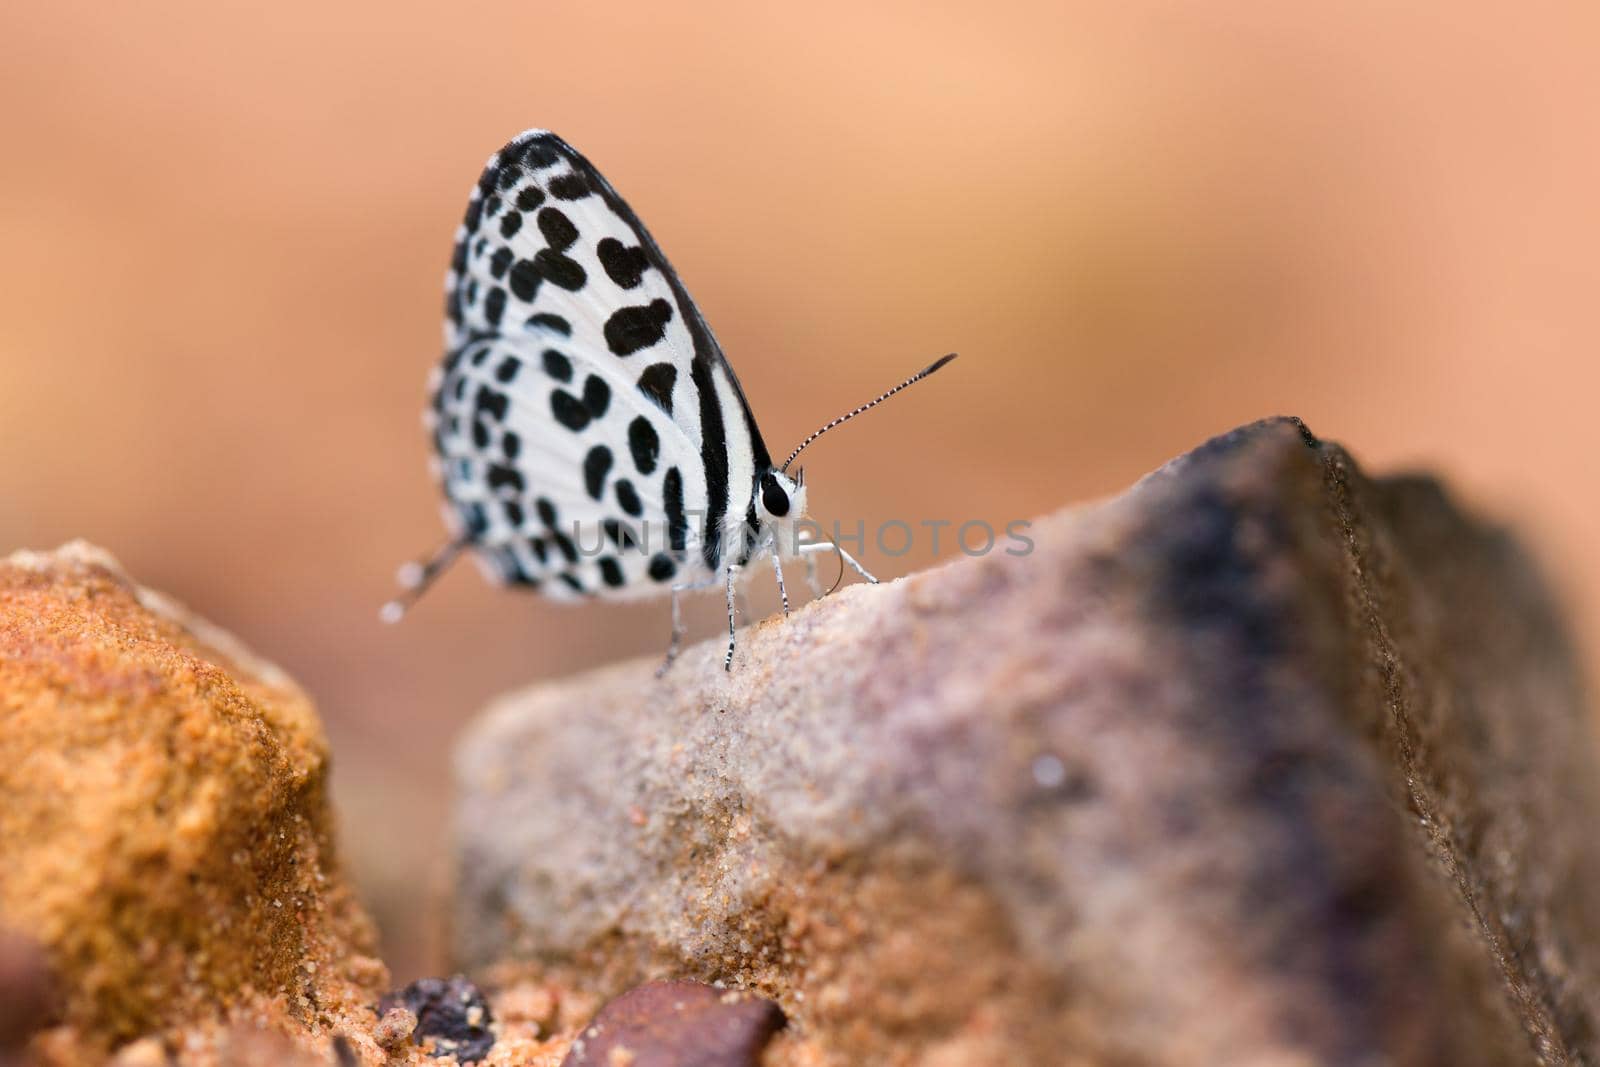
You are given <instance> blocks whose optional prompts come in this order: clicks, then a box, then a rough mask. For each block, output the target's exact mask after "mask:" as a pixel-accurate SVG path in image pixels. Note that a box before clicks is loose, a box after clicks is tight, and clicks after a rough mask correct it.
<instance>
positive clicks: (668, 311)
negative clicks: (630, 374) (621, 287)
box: [605, 297, 672, 356]
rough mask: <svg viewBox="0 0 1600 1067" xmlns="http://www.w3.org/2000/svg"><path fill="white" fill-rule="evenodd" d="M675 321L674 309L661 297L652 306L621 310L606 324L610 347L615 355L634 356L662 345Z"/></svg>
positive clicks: (651, 303)
mask: <svg viewBox="0 0 1600 1067" xmlns="http://www.w3.org/2000/svg"><path fill="white" fill-rule="evenodd" d="M671 321H672V305H671V304H670V303H668V302H667V301H666V300H664V299H661V298H660V297H657V298H656V299H655V300H652V301H650V303H648V304H636V305H632V306H630V307H624V308H618V309H617V310H616V311H614V312H612V314H611V317H610V318H609V319H607V320H606V327H605V335H606V345H607V347H609V348H610V349H611V351H612V353H613V354H615V355H618V356H631V355H633V354H634V353H635V352H637V351H639V350H640V349H641V348H649V347H650V346H651V345H653V344H657V343H659V342H660V341H661V339H662V338H663V337H665V336H666V335H667V323H669V322H671Z"/></svg>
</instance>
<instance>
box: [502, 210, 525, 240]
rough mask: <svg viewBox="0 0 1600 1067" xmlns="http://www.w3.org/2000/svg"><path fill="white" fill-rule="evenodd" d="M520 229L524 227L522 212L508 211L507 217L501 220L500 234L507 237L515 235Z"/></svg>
mask: <svg viewBox="0 0 1600 1067" xmlns="http://www.w3.org/2000/svg"><path fill="white" fill-rule="evenodd" d="M520 229H522V212H520V211H508V212H506V214H505V218H503V219H501V220H500V236H501V237H506V238H510V237H515V236H516V234H517V231H518V230H520Z"/></svg>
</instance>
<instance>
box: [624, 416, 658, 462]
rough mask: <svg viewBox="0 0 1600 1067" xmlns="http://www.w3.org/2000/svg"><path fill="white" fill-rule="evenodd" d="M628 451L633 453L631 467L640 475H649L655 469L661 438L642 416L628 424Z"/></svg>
mask: <svg viewBox="0 0 1600 1067" xmlns="http://www.w3.org/2000/svg"><path fill="white" fill-rule="evenodd" d="M628 451H629V452H631V453H633V465H634V466H635V467H637V468H639V473H640V474H650V473H652V472H653V471H654V470H655V469H656V457H657V456H659V455H660V454H661V438H660V437H658V436H657V435H656V428H655V427H654V426H651V425H650V420H649V419H647V418H645V417H644V416H643V415H640V416H638V417H637V418H635V419H634V420H633V421H632V422H630V423H628Z"/></svg>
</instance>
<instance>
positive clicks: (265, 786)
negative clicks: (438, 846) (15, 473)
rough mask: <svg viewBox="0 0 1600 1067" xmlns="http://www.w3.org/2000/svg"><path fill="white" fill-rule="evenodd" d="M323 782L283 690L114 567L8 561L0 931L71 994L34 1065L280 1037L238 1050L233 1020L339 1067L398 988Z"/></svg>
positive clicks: (305, 729) (67, 551)
mask: <svg viewBox="0 0 1600 1067" xmlns="http://www.w3.org/2000/svg"><path fill="white" fill-rule="evenodd" d="M327 771H328V766H327V744H326V742H325V741H324V739H323V734H322V728H321V725H320V724H319V722H318V720H317V717H316V713H315V711H314V710H313V708H312V706H311V703H310V701H309V700H308V699H307V698H306V696H305V694H303V693H302V692H301V691H300V689H299V688H298V687H297V686H296V685H295V684H294V683H293V682H292V681H291V680H290V679H289V678H288V677H287V676H286V675H285V674H284V673H283V672H282V671H280V670H278V669H277V668H275V667H273V666H272V665H271V664H269V663H266V662H264V661H262V660H260V659H258V658H257V657H255V656H254V655H252V654H251V653H249V652H248V651H246V650H245V649H244V648H243V647H242V646H241V645H240V644H239V643H238V642H237V641H236V640H235V639H234V638H232V637H231V636H229V635H228V634H226V633H224V632H222V631H221V630H219V629H217V628H216V627H214V626H212V625H210V624H209V623H206V622H204V621H203V620H200V619H197V618H195V617H194V616H192V615H189V614H187V613H186V612H184V611H183V610H182V609H180V608H178V607H177V606H176V605H174V604H172V603H171V602H170V601H168V600H166V599H165V598H163V597H161V596H159V595H158V594H156V593H153V592H151V591H149V590H146V589H141V588H139V587H138V586H137V585H135V584H134V583H133V582H132V581H131V580H130V579H128V578H127V577H126V576H125V575H123V574H122V573H121V571H120V570H119V569H118V568H117V566H116V564H115V562H114V561H112V560H111V559H110V557H108V556H107V555H105V554H104V553H103V552H101V551H99V550H97V549H93V548H90V547H88V546H86V545H83V544H73V545H68V546H66V547H65V548H63V549H61V550H59V551H56V552H53V553H31V552H22V553H17V554H14V555H12V556H11V557H10V558H9V559H5V560H3V561H0V797H4V803H3V804H0V856H4V857H5V862H4V864H3V865H0V926H8V927H11V928H13V929H16V930H22V931H26V932H27V933H28V934H29V935H30V936H31V937H33V938H35V939H36V940H37V941H38V942H39V944H40V946H41V947H42V949H43V953H44V956H45V958H46V959H47V960H48V962H49V965H50V967H51V969H52V970H53V971H54V972H55V973H56V975H57V976H58V977H59V979H60V984H61V988H62V990H63V991H64V992H65V994H66V996H65V1003H64V1005H63V1009H64V1019H65V1026H63V1027H59V1028H57V1029H56V1030H54V1031H51V1032H50V1033H48V1034H45V1035H41V1037H40V1038H39V1039H38V1041H37V1042H36V1050H35V1051H36V1052H37V1054H38V1056H39V1057H40V1058H41V1059H42V1060H44V1061H47V1062H50V1063H78V1062H83V1063H94V1062H100V1061H101V1060H103V1058H104V1055H105V1053H106V1052H108V1051H109V1050H111V1049H112V1048H114V1047H116V1046H119V1045H123V1044H125V1043H127V1042H128V1041H130V1039H133V1038H136V1037H139V1036H140V1035H156V1034H158V1033H160V1034H165V1035H167V1037H166V1038H165V1039H163V1040H169V1041H170V1043H171V1045H172V1046H173V1047H177V1048H179V1049H180V1051H183V1050H187V1049H190V1048H191V1047H192V1048H195V1049H201V1048H204V1049H206V1050H209V1051H205V1052H204V1054H202V1053H200V1052H196V1053H195V1054H194V1056H189V1055H188V1053H187V1052H183V1054H182V1055H180V1059H182V1060H184V1062H210V1059H215V1058H217V1057H220V1058H222V1059H224V1060H229V1059H231V1060H234V1061H238V1062H244V1060H245V1059H247V1058H249V1057H247V1056H245V1055H244V1053H239V1054H237V1055H235V1054H229V1053H227V1051H226V1050H227V1049H228V1048H229V1047H233V1046H238V1047H239V1048H244V1047H245V1046H246V1045H248V1046H250V1047H251V1048H255V1047H257V1046H259V1045H260V1044H261V1043H262V1042H263V1041H273V1040H276V1039H275V1038H272V1037H263V1038H259V1039H258V1038H257V1037H256V1036H254V1034H253V1033H252V1035H251V1036H249V1037H243V1038H238V1039H237V1040H232V1041H231V1043H230V1039H229V1038H228V1036H227V1035H228V1033H230V1032H232V1031H230V1030H229V1029H228V1028H229V1027H232V1026H234V1024H235V1022H238V1023H240V1024H242V1025H246V1028H247V1030H251V1031H254V1030H265V1031H270V1032H273V1033H281V1034H283V1035H286V1037H287V1038H288V1039H291V1040H292V1041H294V1042H295V1043H296V1045H297V1047H300V1048H302V1049H303V1050H306V1051H307V1053H308V1054H310V1052H312V1051H314V1052H315V1054H316V1055H315V1060H316V1062H325V1061H326V1050H327V1048H328V1038H327V1034H328V1033H329V1032H330V1031H331V1030H334V1029H338V1028H339V1027H341V1026H345V1025H350V1026H355V1025H363V1026H369V1025H370V1022H371V1018H372V1015H371V1005H372V1003H374V1002H375V1001H376V999H377V996H378V994H379V993H380V992H381V991H382V989H383V988H384V987H385V986H386V985H387V975H386V973H385V972H384V969H383V967H382V965H381V964H379V963H378V962H377V961H376V960H375V959H373V958H372V957H371V955H370V951H371V944H372V930H371V927H370V923H369V922H368V920H367V918H366V916H365V915H364V914H363V913H362V911H361V909H360V908H359V906H358V905H357V904H356V902H355V900H354V898H353V897H352V895H351V891H350V889H349V887H348V886H347V885H346V883H345V881H344V880H343V878H342V876H341V874H340V872H339V869H338V865H337V862H336V860H335V857H334V853H333V846H332V841H331V837H330V815H329V811H328V805H327V797H326V789H327ZM212 1024H214V1025H215V1027H217V1028H218V1029H216V1031H215V1033H212V1034H211V1035H210V1036H207V1035H206V1034H202V1033H201V1032H200V1030H198V1029H194V1028H203V1027H204V1026H207V1025H212ZM186 1028H189V1029H186ZM155 1040H156V1039H155V1037H154V1036H152V1037H151V1038H148V1039H147V1040H145V1041H143V1042H139V1043H135V1044H134V1045H132V1046H130V1048H131V1049H132V1050H133V1052H132V1053H130V1054H135V1055H137V1054H148V1051H149V1049H150V1048H151V1047H152V1045H151V1042H152V1041H155ZM154 1047H155V1048H157V1049H158V1050H159V1049H161V1048H163V1047H164V1045H163V1044H162V1043H161V1042H156V1044H155V1045H154ZM273 1047H276V1046H273ZM141 1048H142V1049H144V1050H145V1053H139V1051H138V1050H139V1049H141ZM218 1050H222V1051H220V1052H219V1051H218ZM375 1052H376V1050H375V1046H374V1053H375ZM251 1055H254V1054H253V1053H252V1054H251ZM265 1055H268V1058H271V1056H275V1055H277V1053H269V1054H265ZM256 1058H260V1057H259V1056H257V1057H256ZM278 1062H284V1061H283V1058H282V1057H281V1056H278Z"/></svg>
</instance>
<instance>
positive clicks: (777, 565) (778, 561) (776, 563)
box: [772, 552, 789, 615]
mask: <svg viewBox="0 0 1600 1067" xmlns="http://www.w3.org/2000/svg"><path fill="white" fill-rule="evenodd" d="M772 573H773V574H775V575H777V577H778V599H780V600H782V601H783V613H784V615H788V614H789V590H787V589H785V588H784V587H783V557H781V556H779V555H778V553H776V552H774V553H773V554H772Z"/></svg>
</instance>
